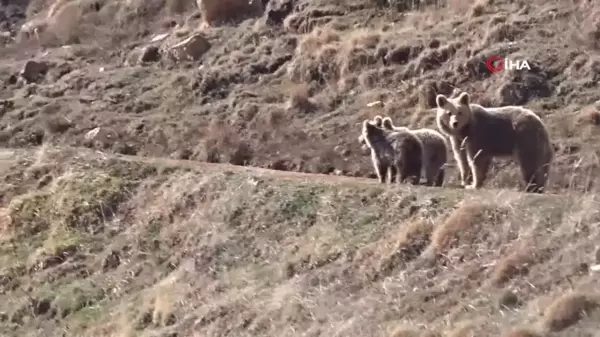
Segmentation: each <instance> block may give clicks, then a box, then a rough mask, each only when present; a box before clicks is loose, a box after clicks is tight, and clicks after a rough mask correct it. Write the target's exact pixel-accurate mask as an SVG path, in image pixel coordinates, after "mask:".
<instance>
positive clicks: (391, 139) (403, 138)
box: [359, 120, 423, 185]
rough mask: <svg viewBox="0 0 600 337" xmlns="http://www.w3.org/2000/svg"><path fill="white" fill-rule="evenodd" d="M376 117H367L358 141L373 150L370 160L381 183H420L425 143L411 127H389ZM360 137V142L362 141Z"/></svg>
mask: <svg viewBox="0 0 600 337" xmlns="http://www.w3.org/2000/svg"><path fill="white" fill-rule="evenodd" d="M376 124H377V121H374V122H372V121H369V120H365V121H363V124H362V132H361V136H360V137H359V141H361V140H362V141H364V143H365V145H366V146H367V147H368V148H369V149H370V150H371V160H372V161H373V167H374V168H375V172H376V173H377V177H378V179H379V182H380V183H385V181H386V179H387V180H388V181H389V183H394V182H397V183H403V182H405V181H406V180H407V179H410V182H411V183H412V184H413V185H416V184H418V183H419V180H420V178H421V169H422V166H423V164H422V161H423V145H422V143H421V141H420V140H419V139H418V138H417V137H416V136H415V135H413V134H412V133H411V132H409V131H404V130H386V129H384V128H382V127H378V126H377V125H376ZM362 141H361V142H362Z"/></svg>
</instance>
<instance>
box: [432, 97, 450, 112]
mask: <svg viewBox="0 0 600 337" xmlns="http://www.w3.org/2000/svg"><path fill="white" fill-rule="evenodd" d="M435 103H436V104H437V106H438V107H439V108H442V109H443V108H444V107H445V106H446V104H448V98H447V97H446V96H444V95H442V94H439V95H437V96H435Z"/></svg>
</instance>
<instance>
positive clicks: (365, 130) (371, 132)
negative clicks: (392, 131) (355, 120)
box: [360, 119, 385, 148]
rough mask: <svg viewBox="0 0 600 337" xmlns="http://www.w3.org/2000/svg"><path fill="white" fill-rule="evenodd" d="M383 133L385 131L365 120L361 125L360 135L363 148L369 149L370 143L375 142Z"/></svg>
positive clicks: (372, 122)
mask: <svg viewBox="0 0 600 337" xmlns="http://www.w3.org/2000/svg"><path fill="white" fill-rule="evenodd" d="M384 133H385V130H384V129H382V128H380V127H377V125H376V124H375V122H374V121H370V120H368V119H365V120H364V121H363V124H362V131H361V135H360V137H361V139H362V142H363V143H364V145H363V147H364V146H366V147H368V148H371V146H372V143H373V142H374V141H376V139H377V138H379V137H381V136H383V134H384Z"/></svg>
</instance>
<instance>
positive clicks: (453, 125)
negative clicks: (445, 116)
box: [450, 121, 458, 129]
mask: <svg viewBox="0 0 600 337" xmlns="http://www.w3.org/2000/svg"><path fill="white" fill-rule="evenodd" d="M450 126H451V127H452V128H453V129H456V128H457V127H458V122H457V121H453V122H452V123H451V124H450Z"/></svg>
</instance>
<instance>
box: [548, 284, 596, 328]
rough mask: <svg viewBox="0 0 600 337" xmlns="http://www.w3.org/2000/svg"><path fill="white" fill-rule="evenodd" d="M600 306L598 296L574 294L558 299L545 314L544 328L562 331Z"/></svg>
mask: <svg viewBox="0 0 600 337" xmlns="http://www.w3.org/2000/svg"><path fill="white" fill-rule="evenodd" d="M599 306H600V301H599V297H598V295H597V294H586V293H578V292H572V293H568V294H564V295H562V296H561V297H559V298H557V299H556V300H555V301H554V302H552V304H551V305H550V306H549V307H548V308H547V309H546V310H545V312H544V327H545V328H546V329H548V330H549V331H562V330H564V329H566V328H568V327H570V326H572V325H574V324H576V323H577V322H578V321H579V320H581V319H583V318H584V317H585V316H587V315H589V313H590V312H591V311H592V310H596V309H597V308H598V307H599Z"/></svg>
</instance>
